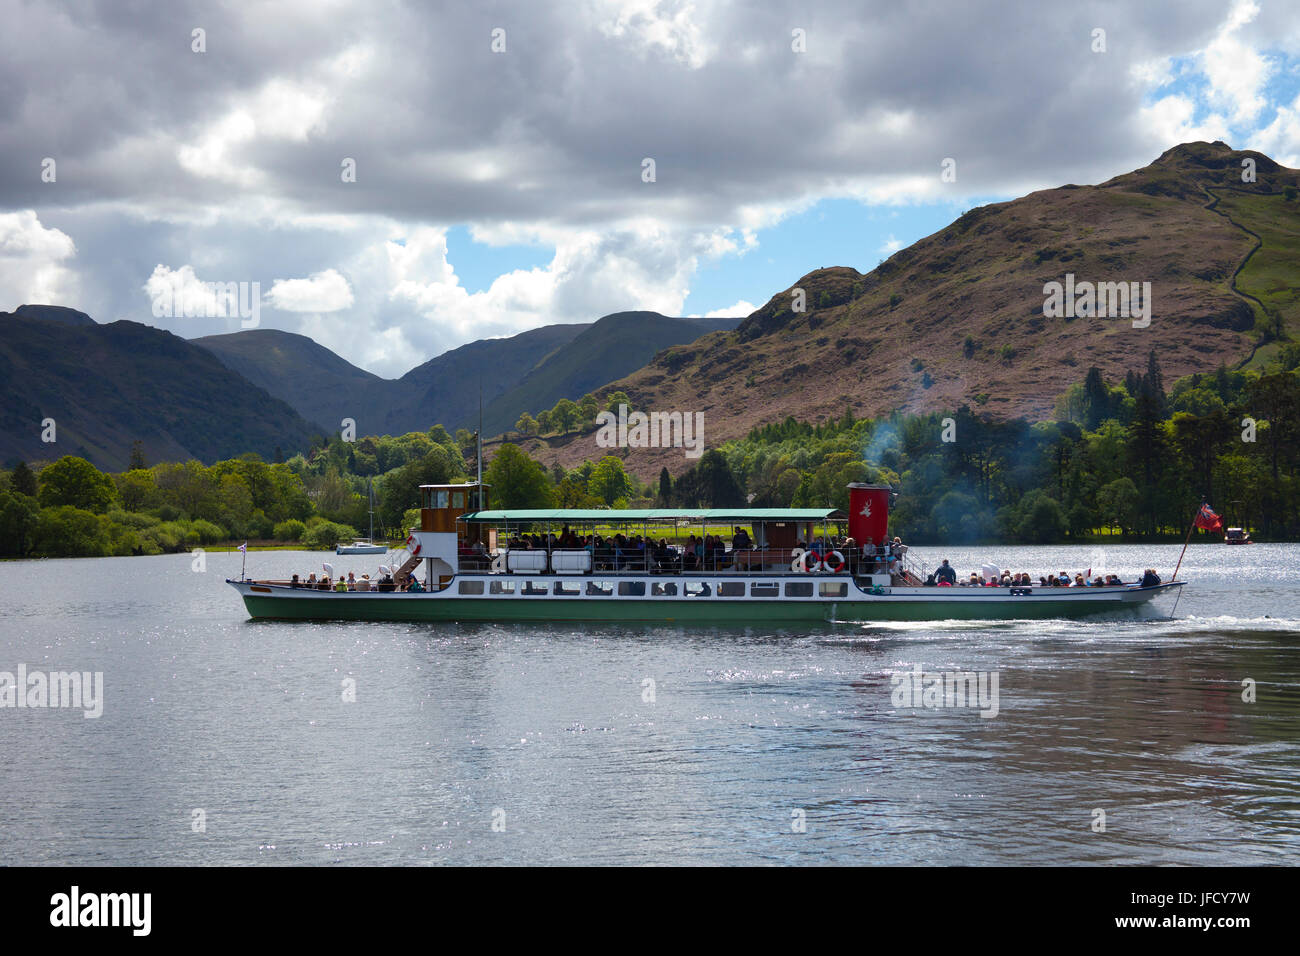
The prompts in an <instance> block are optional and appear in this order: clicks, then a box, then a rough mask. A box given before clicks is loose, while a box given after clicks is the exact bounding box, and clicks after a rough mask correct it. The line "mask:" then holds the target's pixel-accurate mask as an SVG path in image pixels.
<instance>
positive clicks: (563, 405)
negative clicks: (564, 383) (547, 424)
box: [551, 398, 582, 435]
mask: <svg viewBox="0 0 1300 956" xmlns="http://www.w3.org/2000/svg"><path fill="white" fill-rule="evenodd" d="M581 417H582V413H581V412H580V411H579V410H578V406H577V405H575V404H574V403H573V402H571V401H570V400H569V399H567V398H562V399H560V400H559V401H558V402H556V403H555V407H554V408H552V409H551V421H552V422H554V423H555V424H556V425H558V426H559V428H560V434H561V435H567V434H568V433H569V432H570V431H572V430H573V428H574V427H575V426H576V425H577V424H578V422H579V421H580V420H581Z"/></svg>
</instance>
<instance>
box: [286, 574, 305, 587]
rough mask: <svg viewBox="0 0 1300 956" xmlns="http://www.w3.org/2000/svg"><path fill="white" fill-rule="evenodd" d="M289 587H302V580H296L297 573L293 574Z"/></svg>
mask: <svg viewBox="0 0 1300 956" xmlns="http://www.w3.org/2000/svg"><path fill="white" fill-rule="evenodd" d="M289 587H291V588H300V587H302V582H301V581H299V580H298V575H296V574H295V575H294V576H293V578H292V580H290V581H289Z"/></svg>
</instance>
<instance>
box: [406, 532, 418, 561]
mask: <svg viewBox="0 0 1300 956" xmlns="http://www.w3.org/2000/svg"><path fill="white" fill-rule="evenodd" d="M406 550H407V551H409V552H411V557H413V558H414V557H416V556H417V555H418V554H419V553H420V542H419V541H418V540H417V539H416V537H415V535H408V536H407V539H406Z"/></svg>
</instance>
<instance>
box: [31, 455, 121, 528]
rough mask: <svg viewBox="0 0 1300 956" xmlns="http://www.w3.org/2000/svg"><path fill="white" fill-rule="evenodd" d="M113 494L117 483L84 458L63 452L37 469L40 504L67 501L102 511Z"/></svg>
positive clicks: (44, 505)
mask: <svg viewBox="0 0 1300 956" xmlns="http://www.w3.org/2000/svg"><path fill="white" fill-rule="evenodd" d="M116 497H117V487H116V486H115V485H114V484H113V479H112V478H110V477H108V475H106V474H104V473H103V472H102V471H100V470H99V469H98V468H96V467H95V466H94V465H92V464H91V463H90V462H88V461H86V459H84V458H77V457H76V456H74V455H64V456H63V457H62V458H60V459H59V460H58V461H56V462H54V464H52V465H46V466H45V467H44V468H42V469H41V475H40V493H39V494H38V495H37V498H38V500H39V501H40V503H41V507H42V508H58V507H62V506H63V505H70V506H71V507H73V508H79V509H81V510H83V511H90V512H94V513H95V514H103V513H104V512H105V511H107V510H108V506H109V505H110V504H112V503H113V499H114V498H116Z"/></svg>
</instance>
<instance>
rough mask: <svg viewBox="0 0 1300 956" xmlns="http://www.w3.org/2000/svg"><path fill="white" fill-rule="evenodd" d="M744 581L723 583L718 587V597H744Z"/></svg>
mask: <svg viewBox="0 0 1300 956" xmlns="http://www.w3.org/2000/svg"><path fill="white" fill-rule="evenodd" d="M744 596H745V582H744V581H723V582H721V583H720V584H719V585H718V597H744Z"/></svg>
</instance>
